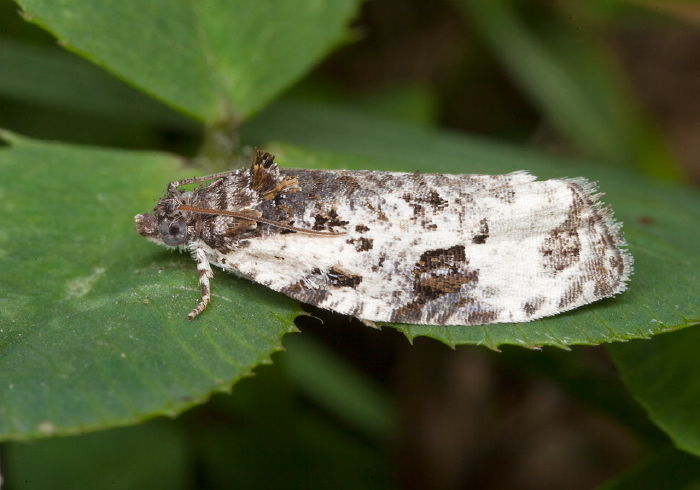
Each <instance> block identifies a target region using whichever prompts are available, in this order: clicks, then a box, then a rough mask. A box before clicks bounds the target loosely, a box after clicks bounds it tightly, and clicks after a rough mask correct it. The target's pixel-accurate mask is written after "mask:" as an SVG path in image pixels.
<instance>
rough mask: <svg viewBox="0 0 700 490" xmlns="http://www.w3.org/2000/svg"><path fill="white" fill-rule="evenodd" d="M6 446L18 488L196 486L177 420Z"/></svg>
mask: <svg viewBox="0 0 700 490" xmlns="http://www.w3.org/2000/svg"><path fill="white" fill-rule="evenodd" d="M3 449H4V451H3V456H4V457H3V473H4V474H5V475H6V477H7V481H6V484H7V485H8V487H11V488H14V489H17V490H43V489H47V488H70V489H71V490H92V489H95V488H100V489H110V490H120V489H124V490H128V489H133V488H148V489H152V490H157V489H163V490H172V489H178V488H182V489H185V488H192V486H191V482H190V481H189V480H190V478H191V469H190V466H189V465H188V463H189V461H188V456H189V454H188V453H189V449H190V448H189V447H188V445H187V441H186V440H185V439H184V437H183V435H182V434H181V433H179V432H178V431H177V430H176V427H175V425H174V424H173V423H172V422H166V421H163V420H159V421H154V422H152V423H150V424H146V425H143V426H140V427H129V428H123V429H118V430H111V431H106V432H98V433H94V434H87V435H84V436H77V437H62V438H53V439H48V440H45V441H40V442H33V443H24V442H15V443H10V444H7V445H6V446H5V447H4V448H3ZM156 455H157V461H156V459H155V458H154V456H156Z"/></svg>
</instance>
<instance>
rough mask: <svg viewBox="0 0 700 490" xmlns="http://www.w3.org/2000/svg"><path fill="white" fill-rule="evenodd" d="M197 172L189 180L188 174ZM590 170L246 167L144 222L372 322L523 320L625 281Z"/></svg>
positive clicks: (209, 180)
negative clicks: (572, 173)
mask: <svg viewBox="0 0 700 490" xmlns="http://www.w3.org/2000/svg"><path fill="white" fill-rule="evenodd" d="M188 184H199V185H198V186H197V187H196V188H195V189H193V190H189V191H188V190H184V189H182V187H183V186H185V185H188ZM601 195H602V194H598V193H597V192H596V188H595V185H594V184H592V183H590V182H588V181H587V180H585V179H583V178H580V177H579V178H572V179H568V178H562V179H551V180H546V181H537V180H536V177H534V176H532V175H530V174H528V173H527V172H524V171H519V172H514V173H510V174H506V175H444V174H422V173H417V172H416V173H399V172H376V171H350V170H305V169H280V168H279V167H278V166H277V164H276V163H275V161H274V156H273V155H270V154H269V153H265V152H263V151H258V152H257V155H256V158H255V160H254V162H253V163H252V165H251V166H250V167H249V168H246V169H243V170H235V171H230V172H224V173H220V174H215V175H208V176H206V177H195V178H191V179H185V180H180V181H177V182H172V183H170V184H169V185H168V189H167V193H166V195H165V197H163V198H161V199H160V201H159V202H158V205H157V206H156V207H155V209H154V210H153V211H152V212H151V213H145V214H140V215H137V216H136V217H135V220H136V229H137V231H138V233H140V234H141V235H143V236H144V237H146V238H147V239H149V240H151V241H153V242H155V243H158V244H161V245H165V246H167V247H174V248H180V249H186V250H188V251H190V252H191V254H192V256H193V257H194V259H195V260H196V262H197V271H198V273H199V284H200V286H201V296H202V298H201V301H200V302H199V304H198V305H197V306H196V307H195V308H194V309H193V310H192V311H191V312H190V314H189V315H188V316H187V318H188V320H192V319H193V318H195V317H196V316H197V315H199V314H200V313H201V312H202V311H204V309H205V308H206V307H207V304H208V303H209V302H210V298H211V290H210V279H211V278H212V277H213V273H212V269H211V264H213V265H215V266H217V267H220V268H222V269H224V270H225V271H227V272H231V273H233V274H235V275H237V276H241V277H245V278H247V279H250V280H252V281H255V282H258V283H260V284H264V285H265V286H268V287H270V288H272V289H274V290H275V291H279V292H281V293H283V294H286V295H287V296H290V297H292V298H294V299H297V300H299V301H302V302H304V303H308V304H311V305H315V306H318V307H321V308H326V309H329V310H332V311H336V312H338V313H342V314H346V315H352V316H355V317H357V318H359V319H361V320H363V321H366V322H368V323H370V322H392V323H413V324H431V325H481V324H490V323H499V322H527V321H530V320H535V319H538V318H542V317H545V316H549V315H555V314H558V313H561V312H564V311H567V310H571V309H572V308H577V307H579V306H582V305H585V304H588V303H591V302H593V301H597V300H599V299H602V298H606V297H609V296H613V295H615V294H618V293H620V292H622V291H624V290H625V288H626V282H627V281H628V279H629V276H630V274H631V271H632V256H631V255H630V254H629V252H628V251H627V250H626V249H625V248H624V247H625V241H624V239H623V237H622V234H621V231H620V228H621V223H618V222H615V221H614V220H613V216H612V210H611V209H610V208H609V207H608V206H605V205H603V204H602V203H601V202H600V201H599V198H600V196H601Z"/></svg>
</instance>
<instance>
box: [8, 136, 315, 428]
mask: <svg viewBox="0 0 700 490" xmlns="http://www.w3.org/2000/svg"><path fill="white" fill-rule="evenodd" d="M9 140H10V141H11V144H12V146H11V147H9V148H5V149H3V150H2V151H0V175H2V178H3V182H5V183H7V185H5V186H4V188H3V189H2V191H1V194H2V195H1V196H0V270H2V276H3V280H2V281H0V373H2V374H1V375H0V386H1V388H2V389H0V393H1V394H0V438H3V439H7V438H15V439H17V438H28V437H39V436H45V435H50V434H69V433H76V432H80V431H85V430H88V429H95V428H103V427H110V426H116V425H125V424H130V423H134V422H137V421H140V420H143V419H144V418H146V417H152V416H155V415H159V414H170V415H172V414H175V413H178V412H180V411H182V410H184V409H185V408H187V407H189V406H192V405H193V404H195V403H199V402H201V401H203V400H204V399H206V398H207V397H208V396H209V395H210V394H211V393H212V391H215V390H228V389H230V386H231V384H232V383H233V382H234V381H235V380H237V379H240V378H241V377H243V376H247V375H249V374H250V372H251V370H252V369H253V367H255V366H256V365H258V364H259V363H261V362H269V356H270V354H271V353H272V352H273V351H274V350H277V349H280V348H281V337H282V335H283V334H284V333H285V332H289V331H292V330H294V329H295V327H294V323H293V321H292V320H293V319H294V317H295V316H296V315H297V314H298V313H299V312H301V310H300V308H299V306H298V304H296V303H295V302H293V301H291V300H290V299H288V298H286V297H284V296H282V295H278V294H275V293H273V292H271V291H269V290H267V289H266V288H263V287H260V286H257V285H255V284H252V283H250V282H248V281H242V280H238V279H235V278H233V277H232V276H231V275H229V274H217V276H218V277H217V286H216V287H215V290H214V292H213V301H214V303H215V304H216V305H217V308H216V310H214V309H212V311H211V312H208V313H211V315H207V316H206V317H202V318H201V321H200V319H198V320H197V321H195V322H187V321H186V320H185V315H186V314H187V312H188V311H189V309H191V308H192V307H193V306H194V305H195V304H196V303H197V302H198V301H199V298H200V292H199V288H198V285H197V275H196V268H195V265H194V263H193V262H192V261H191V260H190V259H189V258H188V257H185V256H180V255H179V254H172V253H168V252H167V251H164V250H163V249H161V248H159V247H156V246H154V245H153V244H150V243H148V242H147V241H145V240H143V239H142V238H141V237H140V236H138V235H137V234H136V232H135V231H134V222H133V216H134V215H135V214H136V213H138V212H144V211H148V210H150V209H151V208H152V207H153V205H154V204H155V202H156V199H157V198H158V197H159V196H160V195H162V194H163V193H164V191H165V186H166V184H167V180H168V178H171V177H177V176H178V175H179V176H180V177H182V176H183V174H182V173H178V167H179V162H178V160H177V159H175V158H173V157H170V156H165V155H157V154H156V155H154V154H147V153H135V152H125V151H117V150H98V149H89V148H81V147H72V146H68V145H60V144H46V143H38V142H33V141H29V140H25V139H22V138H17V137H14V136H9ZM227 283H229V285H228V286H227V285H226V284H227ZM251 298H254V299H255V300H254V301H253V302H251V301H250V299H251Z"/></svg>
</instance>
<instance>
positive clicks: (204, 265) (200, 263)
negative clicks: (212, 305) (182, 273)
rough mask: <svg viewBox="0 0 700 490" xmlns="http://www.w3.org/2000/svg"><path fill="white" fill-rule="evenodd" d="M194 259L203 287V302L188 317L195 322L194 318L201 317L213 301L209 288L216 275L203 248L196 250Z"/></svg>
mask: <svg viewBox="0 0 700 490" xmlns="http://www.w3.org/2000/svg"><path fill="white" fill-rule="evenodd" d="M192 255H193V256H194V259H195V260H196V261H197V273H199V285H200V286H202V300H201V301H200V302H199V304H198V305H197V306H195V308H194V309H193V310H192V311H190V314H189V315H187V319H188V320H193V319H194V317H196V316H197V315H199V314H200V313H201V312H203V311H204V309H205V308H206V307H207V305H208V304H209V300H211V288H210V287H209V279H211V278H212V277H214V273H213V272H212V270H211V267H210V266H209V260H208V259H207V254H206V253H204V250H203V249H201V248H196V249H194V252H193V253H192Z"/></svg>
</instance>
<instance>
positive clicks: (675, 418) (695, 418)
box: [610, 269, 700, 456]
mask: <svg viewBox="0 0 700 490" xmlns="http://www.w3.org/2000/svg"><path fill="white" fill-rule="evenodd" d="M696 270H697V269H696ZM659 287H663V285H659ZM697 291H698V289H694V290H692V292H693V294H697ZM669 306H670V307H671V308H677V309H678V310H682V309H683V304H681V303H680V302H677V301H672V302H671V304H670V305H669ZM698 345H700V328H689V329H686V330H682V331H680V332H674V333H670V334H666V335H660V336H658V337H655V338H653V339H652V340H651V341H648V342H629V343H627V344H619V345H615V346H610V352H611V353H612V357H613V360H614V361H615V364H616V365H617V368H618V370H619V371H620V374H621V376H622V379H623V381H624V382H625V384H626V385H627V388H628V389H629V390H630V392H631V393H632V395H633V396H634V397H635V399H636V400H637V401H638V402H639V403H640V404H641V405H642V406H643V407H644V408H645V409H646V411H647V413H648V414H649V417H650V418H651V419H652V421H654V423H655V424H656V425H658V426H659V427H661V429H663V430H664V431H665V432H666V433H667V434H668V435H669V437H671V439H672V440H673V442H674V443H675V444H676V445H677V446H678V447H679V448H681V449H684V450H686V451H689V452H691V453H693V454H695V455H696V456H700V416H699V414H700V408H699V407H700V360H699V359H698V353H697V347H698Z"/></svg>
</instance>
